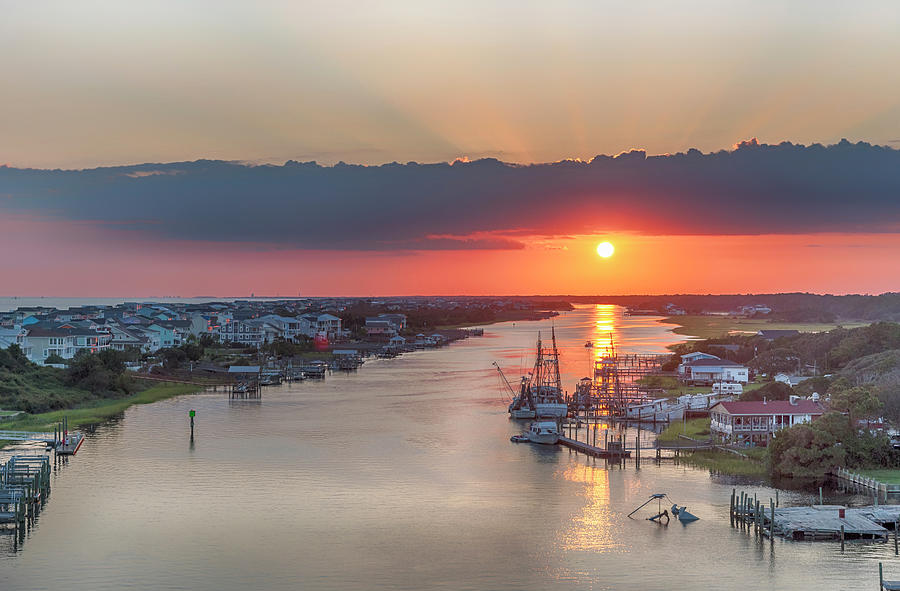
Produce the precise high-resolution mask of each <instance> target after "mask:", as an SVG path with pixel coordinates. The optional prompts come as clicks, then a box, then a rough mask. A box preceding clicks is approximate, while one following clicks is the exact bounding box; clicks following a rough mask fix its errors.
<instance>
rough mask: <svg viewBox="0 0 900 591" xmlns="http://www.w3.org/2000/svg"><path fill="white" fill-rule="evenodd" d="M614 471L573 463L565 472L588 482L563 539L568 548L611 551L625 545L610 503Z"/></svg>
mask: <svg viewBox="0 0 900 591" xmlns="http://www.w3.org/2000/svg"><path fill="white" fill-rule="evenodd" d="M609 475H610V472H609V471H607V470H603V469H601V468H596V467H594V466H590V465H585V464H581V463H572V464H569V465H568V466H567V467H566V470H565V471H564V472H563V473H562V476H563V478H565V479H566V480H568V481H571V482H576V483H579V484H582V485H584V496H585V503H584V507H583V508H582V510H581V512H580V514H578V515H576V516H574V517H573V518H572V521H571V525H570V527H569V529H568V530H567V531H565V532H564V533H563V534H562V540H561V543H562V545H563V547H564V548H566V549H567V550H590V551H610V550H616V549H621V548H624V544H623V543H622V541H621V538H620V536H618V535H617V534H616V531H615V529H616V528H615V527H614V522H615V520H616V516H615V515H614V512H613V510H612V508H611V507H610V502H609V499H610V482H609Z"/></svg>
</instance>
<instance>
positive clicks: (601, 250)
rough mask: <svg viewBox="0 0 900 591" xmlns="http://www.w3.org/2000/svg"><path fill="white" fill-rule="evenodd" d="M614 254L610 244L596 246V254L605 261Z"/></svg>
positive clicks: (604, 243)
mask: <svg viewBox="0 0 900 591" xmlns="http://www.w3.org/2000/svg"><path fill="white" fill-rule="evenodd" d="M614 252H616V249H615V247H614V246H613V245H612V243H611V242H601V243H600V244H598V245H597V254H599V255H600V256H602V257H603V258H605V259H608V258H609V257H611V256H612V255H613V253H614Z"/></svg>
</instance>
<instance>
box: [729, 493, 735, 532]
mask: <svg viewBox="0 0 900 591" xmlns="http://www.w3.org/2000/svg"><path fill="white" fill-rule="evenodd" d="M734 492H735V491H734V489H731V504H729V505H728V521H730V522H731V527H734Z"/></svg>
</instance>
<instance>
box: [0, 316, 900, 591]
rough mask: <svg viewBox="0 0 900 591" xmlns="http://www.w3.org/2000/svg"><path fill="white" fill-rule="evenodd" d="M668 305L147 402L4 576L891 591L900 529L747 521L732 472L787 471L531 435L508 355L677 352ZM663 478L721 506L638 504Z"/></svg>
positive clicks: (49, 512)
mask: <svg viewBox="0 0 900 591" xmlns="http://www.w3.org/2000/svg"><path fill="white" fill-rule="evenodd" d="M657 320H658V319H655V318H650V317H628V316H624V315H623V313H622V309H621V308H617V307H612V306H584V307H579V308H578V309H576V310H575V311H573V312H568V313H566V314H564V315H562V316H559V317H558V318H556V319H553V320H547V321H540V322H516V323H504V324H498V325H492V326H488V327H486V331H485V335H484V337H481V338H470V339H467V340H465V341H461V342H458V343H455V344H453V345H451V346H450V347H448V348H445V349H441V350H432V351H422V352H416V353H412V354H408V355H404V356H402V357H400V358H398V359H393V360H379V361H371V362H368V363H366V364H365V365H364V366H363V367H362V368H361V369H360V370H359V371H358V372H355V373H347V374H343V373H336V374H334V375H330V376H328V378H327V379H326V380H325V381H323V382H318V383H316V382H312V381H307V382H304V383H300V384H285V385H282V386H278V387H271V388H266V389H265V390H264V393H263V396H262V400H261V401H259V402H246V401H229V400H228V398H227V397H226V395H224V394H223V393H222V392H209V393H204V394H200V395H195V396H185V397H180V398H175V399H171V400H166V401H162V402H159V403H156V404H152V405H146V406H139V407H133V408H130V409H128V410H127V411H126V412H125V413H124V416H123V417H122V418H121V419H120V420H118V421H116V422H113V423H109V424H106V425H103V426H101V427H100V428H98V429H97V431H96V432H95V433H93V434H92V435H90V436H89V438H88V440H87V442H86V443H85V445H84V447H83V448H82V450H81V451H80V452H79V454H78V455H77V456H76V457H74V458H71V459H69V460H68V461H67V462H66V463H63V464H60V465H59V466H58V467H57V469H56V470H55V472H54V476H53V490H52V495H51V497H50V499H49V501H48V503H47V505H46V507H45V509H44V511H43V512H42V513H41V514H40V516H39V518H38V520H37V523H36V525H35V527H33V528H32V529H30V530H29V531H28V533H27V536H26V539H25V540H24V543H19V542H17V541H16V539H15V538H14V537H13V536H0V588H2V589H4V590H5V589H11V590H19V589H28V590H37V589H48V590H49V589H62V588H65V589H67V590H82V589H84V590H88V589H89V590H93V591H97V590H112V589H116V590H118V589H123V588H130V589H195V590H216V591H220V590H223V589H242V590H244V589H312V590H351V589H352V590H356V589H375V590H381V589H384V590H387V589H410V590H413V589H415V590H420V589H441V590H443V589H446V590H454V591H456V590H465V589H478V590H480V589H496V590H521V589H527V590H531V589H534V590H543V589H551V588H552V589H561V590H568V589H572V590H574V589H595V590H600V589H629V590H633V589H639V590H643V589H816V590H823V589H857V588H874V585H875V584H877V583H875V582H874V581H876V580H877V572H878V569H877V563H878V561H879V560H883V561H885V562H886V567H885V568H886V572H887V574H889V575H896V576H895V578H900V559H897V558H895V557H894V555H893V545H892V544H890V545H884V544H877V545H858V544H851V545H848V548H847V550H846V551H845V553H844V554H841V552H840V545H839V544H836V543H798V542H787V541H782V540H776V543H775V544H774V548H772V547H770V545H769V542H768V541H765V542H762V543H760V542H758V541H756V539H755V538H754V537H753V536H752V535H748V534H746V533H742V532H740V531H739V530H735V529H731V528H730V527H729V523H728V505H729V495H730V494H731V489H732V487H733V486H735V485H736V484H738V485H739V486H741V487H742V488H743V490H750V491H754V492H757V494H758V495H759V497H760V498H763V499H768V498H769V497H770V496H774V494H775V492H774V490H773V489H770V488H768V487H766V486H762V485H758V484H754V485H741V484H739V483H738V482H737V481H735V480H734V479H729V478H725V477H717V476H711V475H710V474H709V472H708V471H705V470H699V469H694V468H691V467H687V466H684V465H674V464H673V463H671V462H669V463H662V464H660V465H656V464H655V463H653V462H650V461H646V460H645V461H644V462H642V464H641V467H640V469H639V470H636V469H635V467H634V464H633V463H626V464H625V466H624V467H621V466H617V465H611V466H607V465H606V464H605V463H604V461H603V460H599V459H592V458H586V457H584V456H581V455H578V454H575V453H573V452H571V451H569V450H567V449H564V448H557V447H549V446H532V445H529V444H518V445H517V444H513V443H511V442H510V441H509V437H510V436H511V435H512V434H514V433H517V432H518V431H520V430H521V429H522V424H518V423H516V422H513V421H510V420H509V419H508V418H507V415H506V401H505V400H504V399H503V398H502V397H501V393H500V388H499V380H498V376H497V372H496V370H494V369H493V367H492V366H491V362H492V361H494V360H498V361H499V362H500V363H501V365H503V366H504V367H506V368H509V370H510V371H511V372H512V373H515V372H516V367H517V366H520V365H522V364H523V359H526V360H527V356H528V355H529V354H530V353H531V350H532V348H533V346H534V341H535V338H536V336H537V332H538V330H540V331H541V332H542V335H543V336H545V337H546V336H548V335H549V331H550V327H551V323H552V324H554V325H555V327H556V333H557V337H558V339H559V342H560V346H561V350H562V360H563V367H562V370H563V380H564V382H565V384H566V387H567V388H569V389H571V388H573V387H574V383H575V381H576V380H577V379H578V378H580V377H583V376H584V375H586V373H587V371H588V367H589V356H590V355H591V354H592V353H591V350H590V349H586V348H585V347H584V343H585V342H586V341H588V340H591V341H598V342H599V341H602V340H603V339H608V338H609V336H610V334H612V335H613V338H614V339H615V341H616V343H617V346H618V347H619V350H620V351H626V352H648V353H652V352H664V351H665V347H666V346H667V345H668V344H671V343H673V342H676V341H677V340H678V339H679V337H677V336H676V335H673V334H672V333H671V332H670V331H669V329H670V328H671V326H667V325H663V324H661V323H659V322H658V321H657ZM525 365H527V363H525ZM190 409H195V410H196V411H197V428H196V436H195V439H194V441H193V442H191V441H190V438H189V431H188V411H189V410H190ZM657 492H665V493H667V494H668V495H669V496H670V497H671V498H672V499H674V500H675V501H677V502H678V503H679V504H684V505H687V506H688V508H689V509H690V510H691V511H692V512H693V513H695V514H696V515H698V516H699V517H700V521H698V522H695V523H693V524H691V525H688V526H682V525H680V524H679V523H678V522H673V523H672V524H670V525H669V526H668V527H662V526H659V525H656V524H654V523H651V522H649V521H647V520H646V519H645V518H646V517H648V516H649V515H650V513H651V512H650V510H649V509H648V510H646V511H644V512H642V513H640V514H639V515H638V516H636V517H638V518H637V519H628V518H627V517H626V515H627V514H628V513H629V512H630V511H631V510H632V509H634V508H635V507H637V506H638V505H639V504H641V503H642V502H643V501H645V500H646V499H647V498H648V497H649V495H651V494H653V493H657ZM811 500H812V498H811V496H810V495H809V494H807V493H801V492H787V491H782V492H781V501H782V503H785V504H799V503H807V502H810V501H811ZM828 500H830V501H845V500H847V499H846V498H838V497H837V496H832V497H830V498H829V499H828ZM851 500H853V499H851Z"/></svg>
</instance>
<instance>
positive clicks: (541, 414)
mask: <svg viewBox="0 0 900 591" xmlns="http://www.w3.org/2000/svg"><path fill="white" fill-rule="evenodd" d="M534 413H535V414H536V415H537V417H538V418H541V419H549V418H556V419H562V418H565V416H566V415H568V414H569V405H568V404H566V403H565V402H535V403H534Z"/></svg>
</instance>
